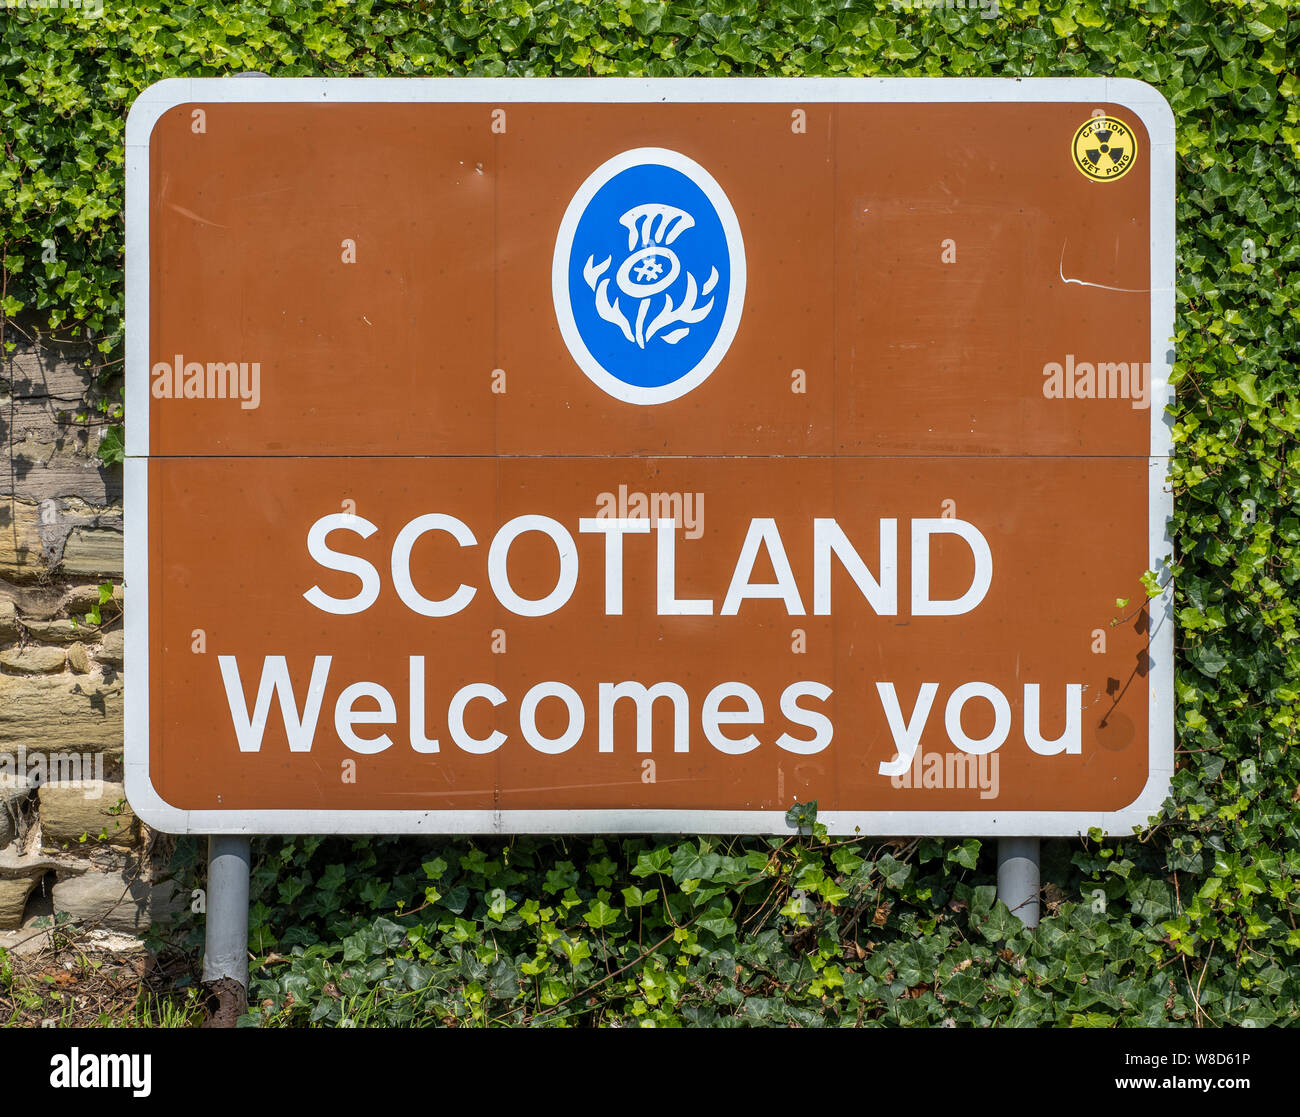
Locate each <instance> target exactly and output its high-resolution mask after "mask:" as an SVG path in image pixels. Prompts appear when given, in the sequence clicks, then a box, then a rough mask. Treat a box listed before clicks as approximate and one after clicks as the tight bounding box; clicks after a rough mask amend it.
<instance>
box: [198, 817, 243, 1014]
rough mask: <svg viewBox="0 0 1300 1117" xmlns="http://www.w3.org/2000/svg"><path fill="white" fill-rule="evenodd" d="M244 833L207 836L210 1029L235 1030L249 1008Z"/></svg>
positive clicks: (206, 970) (206, 953) (205, 956)
mask: <svg viewBox="0 0 1300 1117" xmlns="http://www.w3.org/2000/svg"><path fill="white" fill-rule="evenodd" d="M249 859H250V841H249V839H248V837H246V836H245V835H242V834H234V835H225V836H217V835H215V834H214V835H213V836H211V837H210V838H208V893H207V897H206V911H207V932H206V941H205V943H204V950H203V983H204V984H205V985H207V986H208V988H209V989H210V990H211V992H212V994H213V996H214V997H215V999H216V1002H217V1003H216V1008H215V1009H214V1010H213V1012H212V1014H211V1015H210V1016H209V1018H208V1021H207V1026H210V1027H214V1028H233V1027H234V1026H235V1021H236V1020H238V1019H239V1017H240V1016H242V1015H243V1014H244V1012H245V1011H246V1010H247V1008H248V866H249Z"/></svg>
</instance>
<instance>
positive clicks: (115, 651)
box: [95, 628, 126, 667]
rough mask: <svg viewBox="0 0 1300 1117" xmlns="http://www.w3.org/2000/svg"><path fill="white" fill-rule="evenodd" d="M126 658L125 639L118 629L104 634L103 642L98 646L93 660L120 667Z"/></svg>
mask: <svg viewBox="0 0 1300 1117" xmlns="http://www.w3.org/2000/svg"><path fill="white" fill-rule="evenodd" d="M125 656H126V637H125V636H124V635H123V633H122V630H121V629H120V628H116V629H114V630H113V631H112V632H105V633H104V642H103V643H102V644H101V645H100V646H99V651H97V652H96V653H95V658H96V659H97V660H99V661H100V662H101V663H111V664H112V665H113V666H114V667H121V666H122V661H123V659H124V658H125Z"/></svg>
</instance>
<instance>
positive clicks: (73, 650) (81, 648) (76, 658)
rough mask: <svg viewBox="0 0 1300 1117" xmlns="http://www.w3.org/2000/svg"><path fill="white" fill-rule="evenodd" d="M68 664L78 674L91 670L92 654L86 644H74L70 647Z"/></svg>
mask: <svg viewBox="0 0 1300 1117" xmlns="http://www.w3.org/2000/svg"><path fill="white" fill-rule="evenodd" d="M68 666H69V667H71V668H72V671H73V673H74V674H77V675H84V674H85V673H86V672H87V671H89V670H90V655H89V653H88V652H87V651H86V645H85V644H73V645H72V647H70V648H69V649H68Z"/></svg>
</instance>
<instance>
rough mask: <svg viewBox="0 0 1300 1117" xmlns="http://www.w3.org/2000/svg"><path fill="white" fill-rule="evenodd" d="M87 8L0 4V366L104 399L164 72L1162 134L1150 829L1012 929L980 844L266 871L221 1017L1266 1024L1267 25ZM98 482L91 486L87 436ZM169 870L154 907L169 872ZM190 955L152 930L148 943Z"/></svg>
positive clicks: (390, 861) (1106, 14)
mask: <svg viewBox="0 0 1300 1117" xmlns="http://www.w3.org/2000/svg"><path fill="white" fill-rule="evenodd" d="M93 10H94V9H93V8H92V9H90V11H87V10H78V9H72V8H64V9H50V8H44V7H42V8H36V7H16V8H5V9H0V139H2V141H3V152H4V155H3V159H2V160H0V222H2V223H0V342H3V344H4V345H5V347H6V349H8V348H9V347H11V346H12V345H13V343H14V340H15V332H17V331H18V320H17V318H16V316H17V315H19V314H20V313H22V314H24V315H25V316H27V317H25V318H24V320H25V321H26V320H29V318H30V316H32V315H39V321H40V322H42V323H44V325H45V327H46V328H47V329H49V330H50V331H53V332H55V333H56V334H57V333H58V332H59V331H65V332H71V331H76V332H78V333H80V332H82V331H89V335H90V336H91V337H92V338H93V339H94V341H95V342H96V343H97V346H98V351H99V352H100V353H101V354H103V355H104V358H103V361H102V364H101V368H102V369H103V370H104V371H105V372H106V374H111V373H112V371H113V368H114V366H115V364H116V365H120V352H121V332H122V316H123V290H122V191H123V184H122V157H123V150H122V143H123V124H124V120H125V115H126V111H127V109H128V107H129V106H130V103H131V101H132V100H133V99H134V97H135V96H136V94H138V93H139V92H140V90H142V89H143V88H144V87H145V86H147V85H149V84H150V83H152V82H154V81H156V80H159V79H161V78H164V77H172V76H179V75H186V76H200V75H220V74H228V73H234V72H238V71H243V70H261V71H264V72H267V73H270V74H272V75H275V76H294V75H313V76H393V75H417V76H433V75H448V74H472V75H484V76H504V75H518V76H530V77H545V76H552V75H569V76H575V75H591V76H600V75H648V76H680V75H709V76H723V75H785V76H801V75H843V76H908V75H929V76H1031V75H1032V76H1066V75H1088V74H1107V75H1114V76H1119V77H1132V78H1139V79H1142V80H1144V81H1147V82H1150V83H1151V84H1152V85H1154V86H1156V87H1157V88H1159V89H1160V90H1161V92H1162V93H1163V94H1164V95H1165V97H1166V98H1167V99H1168V100H1169V102H1170V104H1171V105H1172V106H1173V109H1174V113H1175V115H1176V117H1177V123H1178V141H1177V160H1178V203H1177V218H1178V299H1177V324H1176V329H1177V334H1176V338H1175V348H1176V353H1177V363H1176V366H1175V380H1176V383H1177V388H1178V405H1177V407H1176V409H1175V410H1174V413H1173V414H1172V415H1171V416H1170V421H1171V422H1172V423H1173V426H1174V438H1175V446H1176V456H1175V460H1174V462H1173V463H1172V470H1171V480H1172V484H1173V487H1174V491H1175V499H1176V514H1175V517H1174V521H1173V523H1172V533H1173V538H1174V541H1175V564H1174V569H1173V573H1174V576H1175V578H1176V602H1175V608H1176V613H1177V619H1178V626H1179V632H1178V640H1177V643H1178V652H1177V656H1178V659H1177V665H1176V667H1177V670H1176V674H1177V679H1176V687H1177V699H1178V709H1177V742H1178V772H1177V775H1176V777H1175V780H1174V788H1173V795H1172V797H1171V799H1170V801H1169V802H1168V803H1167V804H1166V808H1165V810H1164V812H1163V814H1162V816H1161V817H1160V819H1159V820H1157V821H1156V822H1155V823H1154V825H1153V826H1152V827H1150V828H1149V829H1148V830H1146V831H1144V832H1143V833H1142V834H1140V835H1137V836H1135V837H1134V838H1132V839H1125V840H1121V841H1112V842H1099V841H1097V840H1096V839H1095V838H1094V839H1090V840H1086V841H1079V842H1073V843H1070V842H1061V841H1053V842H1047V843H1045V844H1044V880H1045V881H1046V882H1048V883H1047V885H1046V890H1045V891H1046V896H1045V898H1046V900H1047V916H1046V918H1045V919H1044V920H1043V922H1042V924H1041V925H1040V926H1039V927H1038V928H1037V930H1035V931H1032V932H1031V931H1026V930H1024V929H1023V928H1022V927H1021V926H1020V924H1019V923H1018V921H1017V920H1015V918H1014V917H1013V916H1012V915H1011V914H1010V913H1009V912H1007V911H1006V909H1005V908H1004V907H1003V906H1001V905H1000V904H998V903H996V902H995V901H994V888H993V881H994V864H993V857H992V846H991V845H989V846H982V845H981V843H980V842H979V841H977V840H975V839H968V840H966V841H962V842H953V841H935V840H930V839H925V840H917V841H915V842H910V843H887V844H885V845H881V844H879V843H872V842H868V841H833V840H828V839H826V837H825V835H824V833H821V832H820V831H819V830H818V829H817V828H815V827H814V828H813V832H812V833H811V834H803V835H796V836H794V837H791V838H789V839H771V840H769V839H745V840H729V841H720V840H718V839H711V838H689V839H678V840H672V841H662V842H660V841H654V840H650V839H636V838H629V839H623V840H617V841H615V840H602V839H599V838H597V839H581V840H570V841H563V842H561V841H556V840H549V839H548V840H542V839H519V840H516V841H513V842H510V843H508V844H505V843H502V842H500V841H496V842H491V841H470V840H459V841H446V842H443V843H435V844H433V845H429V844H428V843H427V842H425V843H417V842H414V841H411V840H406V841H398V840H389V839H357V840H355V841H353V840H347V839H330V840H322V839H319V838H310V839H287V840H280V839H274V840H266V841H262V842H259V843H258V849H259V856H260V858H261V861H260V867H259V869H258V870H257V873H256V876H255V881H254V885H255V889H254V890H255V900H256V903H255V906H254V942H253V945H254V948H255V949H256V950H257V951H258V959H257V963H256V964H255V966H254V971H253V993H254V999H255V1005H254V1012H253V1014H252V1015H251V1016H250V1017H249V1018H248V1019H249V1022H252V1023H258V1022H260V1023H268V1024H269V1023H290V1024H302V1023H311V1022H315V1023H335V1024H337V1023H416V1022H419V1023H428V1022H438V1021H442V1022H448V1023H466V1024H469V1023H479V1024H484V1023H506V1022H509V1023H528V1024H557V1025H558V1024H572V1023H577V1022H580V1023H595V1022H599V1023H607V1024H627V1025H633V1024H655V1025H675V1024H692V1023H717V1024H728V1025H739V1024H746V1023H765V1024H771V1023H781V1022H788V1023H792V1024H804V1025H806V1024H857V1023H882V1024H920V1023H928V1024H945V1023H954V1024H961V1025H977V1024H988V1023H1000V1024H1030V1023H1033V1024H1042V1023H1052V1024H1070V1025H1081V1026H1094V1025H1111V1024H1117V1023H1124V1024H1139V1023H1140V1024H1155V1023H1184V1024H1208V1025H1225V1024H1246V1025H1268V1024H1273V1023H1285V1022H1295V1021H1296V1019H1297V1016H1298V1015H1300V959H1298V957H1297V950H1300V929H1297V907H1298V905H1297V893H1296V884H1295V882H1296V877H1297V874H1298V873H1300V833H1298V830H1297V814H1298V812H1300V805H1298V804H1300V759H1298V757H1297V750H1296V728H1297V715H1298V714H1300V650H1298V645H1297V631H1296V614H1297V602H1298V600H1300V592H1298V589H1297V582H1298V580H1300V512H1298V510H1297V506H1298V503H1300V500H1298V498H1300V481H1298V479H1297V467H1300V437H1298V427H1300V383H1298V381H1300V377H1298V376H1297V372H1296V367H1295V362H1296V360H1297V353H1300V322H1298V319H1300V299H1298V297H1297V296H1298V295H1300V281H1297V276H1296V261H1297V258H1298V257H1300V242H1298V239H1297V234H1300V208H1298V204H1297V200H1296V199H1297V193H1298V189H1297V188H1298V187H1300V99H1298V98H1297V94H1298V93H1300V78H1298V77H1297V62H1296V59H1297V58H1298V57H1300V14H1297V13H1295V12H1294V11H1288V5H1285V4H1280V3H1272V2H1263V0H1225V2H1219V3H1215V4H1210V3H1207V2H1206V0H1145V2H1140V3H1120V2H1111V0H1078V2H1076V0H1069V2H1064V3H1061V2H1047V0H1024V2H1017V0H1003V2H1001V3H1000V5H999V15H998V18H996V19H984V18H981V16H980V12H979V10H978V9H976V10H973V11H972V10H962V9H956V8H952V9H947V8H925V7H924V6H923V5H921V4H918V5H917V6H916V8H915V9H912V8H911V7H910V6H903V5H901V4H900V5H899V6H897V7H895V6H891V5H890V4H889V3H888V2H887V0H876V2H862V0H834V2H833V0H768V2H765V3H757V2H753V0H666V2H654V0H585V2H584V0H537V2H530V0H491V2H488V3H483V2H471V0H462V2H460V3H451V2H434V0H417V2H415V3H406V4H398V3H382V2H378V0H313V2H310V3H306V2H300V0H292V2H290V0H270V2H245V3H230V4H223V5H211V6H203V5H194V6H190V5H183V4H176V3H170V2H168V0H161V2H158V0H152V2H149V3H141V2H136V0H123V2H113V3H107V4H105V5H104V7H103V8H102V11H101V12H99V14H91V12H93ZM51 246H52V247H53V252H51V251H50V248H51ZM9 327H12V328H13V331H14V332H11V333H9V334H8V335H6V333H5V331H6V329H7V328H9ZM101 453H102V455H103V456H104V457H105V459H106V460H107V461H110V462H111V461H114V460H119V459H120V456H121V439H120V436H119V435H117V434H114V435H113V436H112V437H110V438H107V439H105V446H104V447H103V448H101ZM1155 588H1156V587H1155V586H1154V585H1153V584H1152V583H1151V580H1150V579H1148V589H1149V590H1153V589H1155ZM809 813H810V812H809ZM805 829H807V828H806V827H805ZM179 851H180V852H179V854H178V857H177V862H176V873H177V874H178V877H179V879H180V881H181V882H182V884H183V885H185V886H187V887H188V886H189V885H191V884H194V883H195V881H196V880H197V879H198V878H197V876H196V873H197V871H198V870H197V868H196V866H195V864H194V862H195V861H196V856H195V855H196V851H197V846H196V845H195V844H194V843H193V842H188V841H187V842H182V843H181V844H180V847H179ZM195 933H196V930H195V927H194V926H191V925H190V924H188V923H187V922H186V920H185V919H183V920H182V922H181V924H180V925H179V928H178V930H177V934H179V935H180V936H181V937H182V939H184V938H185V936H186V934H188V935H189V936H190V940H189V941H193V935H194V934H195Z"/></svg>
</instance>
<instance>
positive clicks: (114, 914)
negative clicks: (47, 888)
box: [54, 871, 149, 935]
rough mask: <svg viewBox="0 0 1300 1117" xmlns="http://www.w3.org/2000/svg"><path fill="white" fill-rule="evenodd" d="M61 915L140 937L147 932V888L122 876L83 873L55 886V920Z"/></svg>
mask: <svg viewBox="0 0 1300 1117" xmlns="http://www.w3.org/2000/svg"><path fill="white" fill-rule="evenodd" d="M60 912H67V913H68V915H70V916H72V918H73V919H74V920H76V921H77V922H78V923H95V924H97V925H98V926H100V927H107V928H109V929H110V930H113V931H125V932H127V933H128V934H135V935H138V934H143V933H144V932H145V931H147V930H148V929H149V886H148V885H147V884H146V883H145V882H144V881H141V880H132V879H131V877H130V875H129V874H125V873H105V872H98V871H91V872H86V873H82V874H81V875H79V876H75V877H69V878H67V879H63V880H60V881H58V883H57V884H55V886H54V913H55V917H56V918H57V917H58V914H59V913H60Z"/></svg>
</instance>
